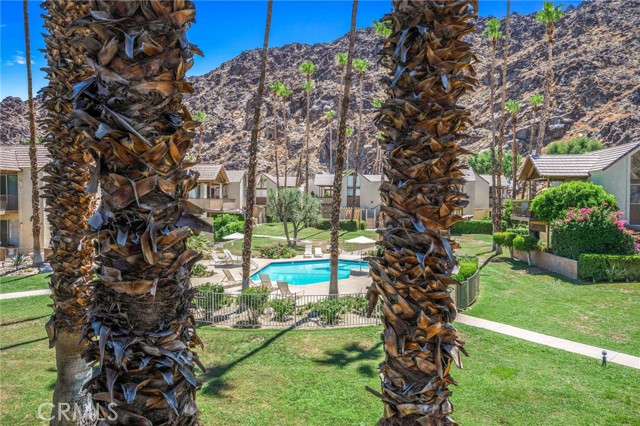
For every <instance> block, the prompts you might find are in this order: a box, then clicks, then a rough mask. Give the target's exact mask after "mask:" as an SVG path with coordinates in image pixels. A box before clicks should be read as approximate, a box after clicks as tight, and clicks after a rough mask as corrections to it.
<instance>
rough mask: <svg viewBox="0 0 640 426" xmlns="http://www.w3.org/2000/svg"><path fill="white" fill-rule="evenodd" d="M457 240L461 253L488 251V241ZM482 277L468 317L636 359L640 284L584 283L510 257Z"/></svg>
mask: <svg viewBox="0 0 640 426" xmlns="http://www.w3.org/2000/svg"><path fill="white" fill-rule="evenodd" d="M487 237H489V238H487ZM457 239H458V240H459V241H460V242H461V244H462V251H466V250H469V251H470V252H472V253H481V252H483V251H487V250H490V248H491V240H490V236H487V235H481V236H477V235H464V236H461V237H457ZM483 241H484V243H483ZM483 244H484V249H483V248H482V245H483ZM485 256H486V255H485ZM480 277H481V278H480V296H479V298H478V300H477V302H476V303H475V304H474V305H473V306H471V308H469V309H468V310H467V311H466V312H465V313H467V314H469V315H472V316H476V317H480V318H486V319H489V320H493V321H498V322H502V323H506V324H510V325H513V326H516V327H521V328H524V329H527V330H531V331H537V332H540V333H545V334H549V335H552V336H555V337H561V338H565V339H569V340H574V341H576V342H581V343H585V344H588V345H593V346H601V347H603V348H606V349H611V350H616V351H621V352H624V353H628V354H631V355H640V321H639V320H638V318H640V283H619V284H611V283H607V284H591V283H583V282H579V281H575V280H571V279H569V278H565V277H563V276H560V275H557V274H552V273H550V272H548V271H544V270H542V269H540V268H536V267H529V266H528V265H527V264H526V262H520V261H516V260H511V259H510V258H509V255H508V252H505V254H503V255H501V256H499V257H496V258H493V259H492V261H491V262H490V263H488V264H487V266H485V267H484V268H483V269H482V272H481V276H480Z"/></svg>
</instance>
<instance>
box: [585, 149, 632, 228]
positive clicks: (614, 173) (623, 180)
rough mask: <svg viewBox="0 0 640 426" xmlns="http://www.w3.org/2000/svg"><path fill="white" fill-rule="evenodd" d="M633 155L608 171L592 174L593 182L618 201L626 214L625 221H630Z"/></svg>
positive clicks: (626, 157) (619, 161) (621, 160)
mask: <svg viewBox="0 0 640 426" xmlns="http://www.w3.org/2000/svg"><path fill="white" fill-rule="evenodd" d="M630 167H631V155H627V156H625V157H624V158H621V159H620V160H618V162H616V163H614V164H613V165H612V166H610V167H609V168H607V169H606V170H603V171H600V172H592V173H591V178H590V179H589V180H590V181H591V182H593V183H595V184H597V185H601V186H602V187H603V188H604V189H605V190H606V191H607V192H609V193H610V194H613V195H614V196H615V197H616V199H617V200H618V207H619V208H620V210H621V211H623V212H624V217H625V219H627V220H628V219H629V213H630V206H629V196H630V194H629V192H630V187H629V186H630V183H631V182H630V180H629V179H630V174H631V169H630Z"/></svg>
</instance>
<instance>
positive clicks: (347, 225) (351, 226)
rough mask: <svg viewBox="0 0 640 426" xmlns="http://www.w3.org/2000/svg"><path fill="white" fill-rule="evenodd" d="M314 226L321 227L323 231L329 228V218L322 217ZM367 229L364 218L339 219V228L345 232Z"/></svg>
mask: <svg viewBox="0 0 640 426" xmlns="http://www.w3.org/2000/svg"><path fill="white" fill-rule="evenodd" d="M316 228H318V229H322V230H323V231H328V230H329V229H331V220H330V219H322V220H321V221H319V222H318V223H316ZM365 229H367V222H365V221H364V220H356V221H353V222H352V221H351V220H349V219H346V220H341V221H340V230H341V231H347V232H355V231H364V230H365Z"/></svg>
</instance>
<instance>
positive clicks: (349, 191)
mask: <svg viewBox="0 0 640 426" xmlns="http://www.w3.org/2000/svg"><path fill="white" fill-rule="evenodd" d="M353 180H354V179H353V175H349V176H347V196H348V197H353ZM355 181H356V197H359V196H360V176H358V179H356V180H355Z"/></svg>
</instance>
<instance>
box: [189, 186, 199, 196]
mask: <svg viewBox="0 0 640 426" xmlns="http://www.w3.org/2000/svg"><path fill="white" fill-rule="evenodd" d="M189 198H200V184H197V185H196V187H195V188H193V189H192V190H191V191H189Z"/></svg>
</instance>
